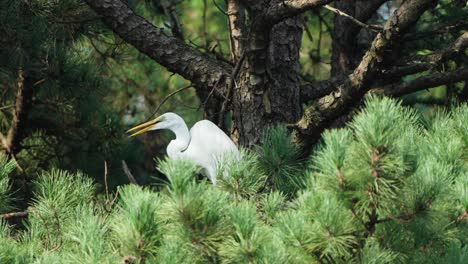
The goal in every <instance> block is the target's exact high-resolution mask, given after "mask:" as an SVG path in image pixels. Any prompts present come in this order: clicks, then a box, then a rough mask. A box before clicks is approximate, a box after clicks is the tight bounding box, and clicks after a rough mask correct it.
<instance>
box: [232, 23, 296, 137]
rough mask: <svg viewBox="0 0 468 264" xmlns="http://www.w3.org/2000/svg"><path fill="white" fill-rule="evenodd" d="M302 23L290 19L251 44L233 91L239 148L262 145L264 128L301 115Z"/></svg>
mask: <svg viewBox="0 0 468 264" xmlns="http://www.w3.org/2000/svg"><path fill="white" fill-rule="evenodd" d="M302 31H303V27H302V20H301V18H299V17H296V18H291V19H287V20H285V21H284V22H281V23H279V24H277V25H276V26H274V27H273V28H272V30H271V32H270V34H269V38H268V36H266V37H265V38H263V37H264V36H265V35H267V34H264V35H262V36H258V38H255V39H256V41H255V42H254V43H249V50H250V51H248V52H246V55H245V56H246V57H245V61H244V62H243V64H242V66H241V70H240V72H239V78H238V83H236V85H235V87H234V92H233V107H232V109H233V111H232V113H233V137H234V139H235V140H237V141H238V143H239V144H240V145H243V146H252V145H254V144H256V143H259V141H260V138H261V135H262V132H263V130H264V129H265V127H268V126H271V125H273V124H277V123H294V122H296V121H297V120H298V119H299V117H300V116H301V102H300V93H299V49H300V46H301V38H302Z"/></svg>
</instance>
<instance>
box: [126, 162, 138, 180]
mask: <svg viewBox="0 0 468 264" xmlns="http://www.w3.org/2000/svg"><path fill="white" fill-rule="evenodd" d="M122 169H123V171H124V172H125V174H126V175H127V178H128V180H129V181H130V182H131V183H133V184H136V185H138V183H137V181H136V180H135V177H133V174H132V173H131V172H130V170H129V169H128V166H127V163H126V162H125V160H122Z"/></svg>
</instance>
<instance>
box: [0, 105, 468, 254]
mask: <svg viewBox="0 0 468 264" xmlns="http://www.w3.org/2000/svg"><path fill="white" fill-rule="evenodd" d="M467 109H468V106H467V105H460V106H458V107H456V108H455V109H453V111H452V112H450V113H447V112H443V111H441V112H440V113H438V114H437V115H436V116H435V117H434V118H433V119H432V120H431V122H430V123H428V124H429V126H427V128H424V127H423V126H422V125H421V124H420V119H419V118H418V116H417V115H416V114H415V112H413V111H411V110H408V109H407V108H405V107H403V106H402V105H401V104H400V103H399V102H397V101H394V100H391V99H387V98H377V97H370V98H368V99H367V100H366V106H365V108H363V109H362V110H361V111H360V112H359V113H358V114H357V115H356V116H355V117H354V118H353V120H352V121H351V123H350V124H349V125H348V127H347V128H343V129H337V130H332V131H327V132H326V133H325V134H324V137H323V139H322V142H321V143H320V145H319V146H318V148H317V150H316V151H315V152H314V154H313V156H312V157H311V158H310V160H309V162H310V164H308V165H309V169H307V172H306V173H305V175H306V177H307V181H304V184H303V185H302V186H301V187H300V188H298V189H295V190H296V191H295V192H294V193H291V192H290V193H286V194H284V193H283V192H282V189H281V188H276V187H275V185H273V184H272V185H267V186H265V181H266V177H267V176H266V175H268V176H270V175H275V176H276V177H283V176H284V175H288V176H287V177H283V178H282V179H281V180H282V181H295V178H294V177H303V176H302V175H304V173H303V170H304V169H303V166H304V165H303V162H302V161H301V160H300V159H292V158H291V159H288V158H285V157H292V156H294V157H298V156H295V155H297V152H294V153H293V154H294V155H292V156H289V155H288V154H287V153H286V152H285V150H286V149H290V150H291V149H292V150H295V149H294V148H292V147H291V146H289V145H288V144H290V143H287V144H286V145H282V147H279V148H274V147H273V148H271V149H270V150H271V151H272V152H276V154H273V153H265V152H266V151H267V150H268V147H271V146H273V145H274V144H273V143H274V142H273V140H279V141H281V142H279V145H281V144H285V142H289V140H290V139H289V138H288V136H287V134H286V133H285V130H282V129H281V128H280V129H276V130H275V129H273V130H269V132H267V133H270V134H269V135H267V136H266V137H265V138H267V139H268V140H266V141H265V145H264V146H262V151H264V152H263V153H261V154H256V153H253V152H248V151H242V155H241V158H240V159H239V157H228V158H227V160H226V162H227V163H228V162H231V166H229V168H228V167H226V164H227V163H226V164H224V165H222V166H221V168H223V169H226V172H227V174H226V175H229V177H226V178H225V179H220V181H219V182H220V184H219V185H217V186H213V185H211V184H210V183H209V182H208V181H207V180H205V179H204V180H199V179H198V177H197V174H198V170H199V168H197V167H196V166H195V165H194V164H193V163H191V162H190V161H188V160H183V159H176V160H169V159H166V160H159V161H158V169H159V170H160V171H161V172H162V173H164V174H165V175H166V176H167V179H168V181H167V183H166V184H165V185H164V186H163V188H160V190H152V189H150V188H145V187H140V186H137V185H126V186H120V187H119V188H118V189H117V191H116V193H115V194H112V193H110V194H106V195H105V199H104V200H103V198H102V196H97V197H96V196H95V194H96V187H95V185H94V183H93V182H92V181H91V180H90V179H89V178H88V177H87V176H85V175H84V174H82V173H69V172H66V171H61V170H56V169H55V170H50V171H47V172H44V173H42V174H41V175H40V176H39V177H38V179H37V180H36V181H35V182H34V200H33V202H32V203H31V204H30V207H29V208H28V212H29V216H28V218H27V220H25V222H24V225H25V228H24V229H18V228H15V227H12V226H9V225H7V223H6V222H5V221H0V263H118V262H126V263H189V262H190V263H465V262H466V260H467V258H468V251H467V247H466V243H467V237H466V234H467V233H468V223H467V220H468V217H467V211H468V191H467V190H468V177H467V176H468V170H467V169H468V167H467V160H466V151H465V150H466V147H467V145H466V131H465V128H466V125H465V122H463V120H466V118H467V113H468V111H467ZM278 131H280V132H278ZM448 131H451V132H452V133H451V134H450V136H447V135H448V134H447V132H448ZM278 134H281V135H283V138H281V137H280V136H278ZM442 137H443V138H442ZM447 146H449V147H448V148H449V149H447ZM260 152H261V151H260ZM279 154H282V155H279ZM276 157H280V158H282V159H284V160H288V163H286V164H287V166H286V167H283V168H280V167H278V166H277V164H276V163H274V162H273V163H270V162H269V161H268V162H267V161H266V160H270V161H271V160H272V159H274V158H276ZM262 158H263V159H264V160H263V161H262ZM7 164H9V165H7ZM292 164H296V165H297V166H298V167H299V168H293V167H294V166H293V165H292ZM12 166H13V165H11V162H10V163H9V162H7V161H6V159H4V160H3V161H2V167H3V170H4V171H7V170H8V171H11V169H12V168H13V167H12ZM223 166H224V167H223ZM267 166H273V167H272V168H269V169H268V168H267ZM2 167H0V169H2ZM5 168H8V169H7V170H5ZM276 170H279V171H281V173H278V172H277V171H276ZM266 172H269V173H268V174H267V173H266ZM223 173H224V171H223ZM270 173H271V174H270ZM273 173H276V174H273ZM294 173H296V175H295V174H294ZM264 175H265V176H264ZM278 175H280V176H278ZM281 175H282V176H281ZM222 177H223V176H222ZM289 184H290V183H289ZM265 187H268V188H265ZM286 190H290V189H286ZM113 196H115V197H116V198H115V199H114V198H113Z"/></svg>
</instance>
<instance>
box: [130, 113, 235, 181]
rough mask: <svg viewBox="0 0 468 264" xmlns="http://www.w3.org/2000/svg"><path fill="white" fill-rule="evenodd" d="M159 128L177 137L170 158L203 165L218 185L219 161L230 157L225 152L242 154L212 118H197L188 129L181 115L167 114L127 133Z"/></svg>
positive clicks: (204, 172)
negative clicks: (169, 131) (185, 159)
mask: <svg viewBox="0 0 468 264" xmlns="http://www.w3.org/2000/svg"><path fill="white" fill-rule="evenodd" d="M159 129H169V130H171V131H172V132H173V133H174V134H175V136H176V138H175V139H174V140H172V141H171V142H170V143H169V145H168V146H167V149H166V152H167V155H168V156H169V157H170V158H187V159H190V160H192V161H193V162H194V163H195V164H196V165H198V166H200V167H201V168H202V171H201V172H202V174H204V175H205V176H207V177H208V178H209V179H210V180H211V182H212V183H213V185H216V174H217V168H218V167H219V165H220V164H219V162H220V161H221V160H223V159H225V157H226V158H227V156H226V155H234V157H239V150H238V149H237V147H236V145H235V144H234V142H232V140H231V139H230V138H229V137H228V136H227V135H226V134H225V133H224V132H223V131H222V130H221V129H219V128H218V127H217V126H216V125H215V124H213V122H211V121H209V120H201V121H198V122H197V123H195V125H193V127H192V128H191V129H190V131H189V129H188V127H187V125H186V124H185V121H184V120H183V119H182V117H180V116H179V115H177V114H174V113H165V114H163V115H161V116H159V117H158V118H156V119H153V120H151V121H149V122H146V123H143V124H140V125H137V126H135V127H133V128H131V129H129V130H128V131H127V132H130V131H135V130H138V131H136V132H135V133H133V134H131V135H130V136H131V137H133V136H136V135H139V134H142V133H145V132H147V131H150V130H159ZM224 175H225V174H224ZM225 176H226V175H225Z"/></svg>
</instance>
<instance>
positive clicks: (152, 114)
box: [147, 84, 193, 120]
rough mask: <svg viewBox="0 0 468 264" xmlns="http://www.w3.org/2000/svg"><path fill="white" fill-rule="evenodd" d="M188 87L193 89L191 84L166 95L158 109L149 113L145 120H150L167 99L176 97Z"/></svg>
mask: <svg viewBox="0 0 468 264" xmlns="http://www.w3.org/2000/svg"><path fill="white" fill-rule="evenodd" d="M190 87H193V84H189V85H187V86H184V87H182V88H180V89H177V90H175V91H174V92H172V93H170V94H168V95H167V96H166V97H164V99H163V100H162V101H161V103H159V105H158V107H156V110H154V111H153V113H151V115H150V116H149V117H148V118H147V120H149V119H151V118H152V117H153V116H154V115H155V114H156V113H157V112H158V111H159V109H160V108H161V106H162V105H163V104H164V103H165V102H166V101H167V100H168V99H169V98H171V97H172V96H174V95H176V94H177V93H179V92H182V91H183V90H187V89H188V88H190Z"/></svg>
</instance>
